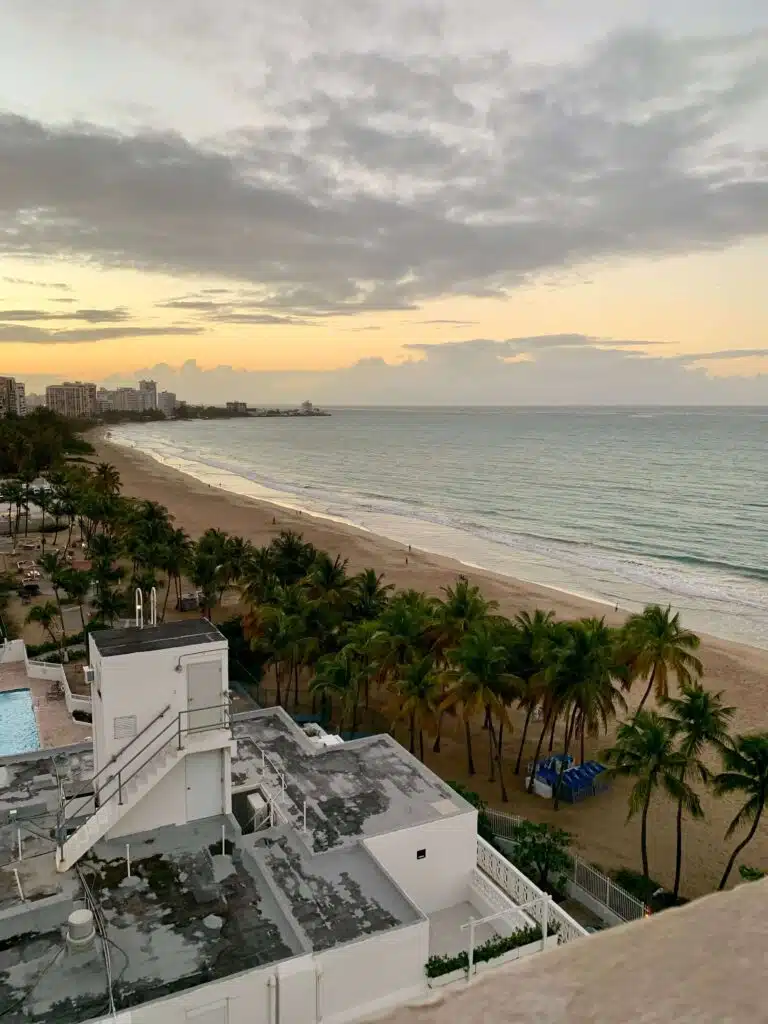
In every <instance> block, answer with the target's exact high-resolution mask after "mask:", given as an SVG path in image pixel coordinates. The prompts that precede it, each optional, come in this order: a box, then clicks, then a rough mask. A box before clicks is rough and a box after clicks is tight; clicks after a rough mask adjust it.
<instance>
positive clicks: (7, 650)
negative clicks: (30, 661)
mask: <svg viewBox="0 0 768 1024" xmlns="http://www.w3.org/2000/svg"><path fill="white" fill-rule="evenodd" d="M26 660H27V648H26V646H25V644H24V641H23V640H4V641H3V643H2V646H0V665H4V664H5V665H10V664H12V663H13V662H17V661H26Z"/></svg>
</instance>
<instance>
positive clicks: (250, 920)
mask: <svg viewBox="0 0 768 1024" xmlns="http://www.w3.org/2000/svg"><path fill="white" fill-rule="evenodd" d="M222 824H224V826H225V829H226V833H227V838H226V839H225V842H224V846H223V848H222V838H221V826H222ZM129 841H130V844H131V862H132V863H131V877H130V878H129V877H128V875H127V867H126V862H125V856H124V854H125V845H124V842H125V840H121V841H120V842H118V843H115V844H110V843H99V844H97V846H96V847H95V848H94V850H93V851H92V853H91V854H90V855H89V856H88V857H86V858H84V859H83V861H82V862H81V867H82V869H83V873H84V875H85V877H86V879H87V881H88V884H89V886H90V887H91V890H92V892H93V893H94V895H95V896H96V897H97V898H98V900H99V903H100V905H101V907H102V910H103V912H104V918H105V920H106V931H107V937H108V939H109V941H110V951H111V959H112V966H113V978H114V989H113V991H114V996H115V1002H116V1005H117V1007H118V1009H121V1010H124V1009H127V1008H130V1007H134V1006H137V1005H140V1004H141V1003H143V1002H147V1001H149V1000H151V999H157V998H160V997H161V996H165V995H168V994H170V993H172V992H178V991H182V990H184V989H186V988H191V987H193V986H195V985H199V984H202V983H204V982H208V981H213V980H216V979H218V978H222V977H226V976H227V975H230V974H234V973H237V972H239V971H243V970H248V969H253V968H257V967H260V966H264V965H266V964H270V963H274V962H276V961H279V960H284V959H287V958H290V957H293V956H298V955H302V954H307V953H309V952H311V951H313V950H323V949H328V948H330V947H333V946H336V945H339V944H342V943H345V942H349V941H353V940H355V939H359V938H362V937H364V936H365V935H371V934H374V933H376V932H381V931H384V930H387V929H390V928H395V927H398V926H401V925H406V924H412V923H415V922H417V921H419V920H421V919H422V918H421V915H420V914H419V912H418V911H417V910H416V909H415V908H414V907H413V905H412V904H411V903H410V902H409V901H408V900H407V899H406V898H405V897H404V896H403V895H402V893H401V892H400V890H399V889H398V888H397V887H396V886H395V885H394V883H393V882H392V881H391V880H390V879H389V878H388V877H387V876H386V875H385V874H384V873H383V872H382V871H381V870H380V869H379V868H378V866H377V864H376V862H375V861H374V860H373V858H372V857H371V856H370V855H369V854H368V852H367V851H366V850H365V849H364V848H363V847H362V846H359V845H358V846H357V847H356V848H355V849H350V850H344V851H334V852H331V853H328V854H325V855H321V856H312V855H310V854H308V852H307V850H306V849H305V848H304V847H303V846H302V844H300V843H299V842H298V840H297V837H296V835H295V833H294V832H293V830H292V829H291V828H289V827H287V826H282V827H279V828H275V829H269V830H267V831H266V832H259V833H253V834H251V835H246V836H241V835H240V833H239V829H238V828H237V827H236V824H235V823H234V822H233V821H232V820H231V819H226V818H221V819H208V820H206V821H202V822H198V823H195V824H192V825H187V826H183V827H180V828H179V827H174V828H166V829H159V830H156V831H154V832H152V833H151V834H145V835H142V836H134V837H130V838H129ZM51 859H52V858H51ZM64 879H65V883H68V884H69V886H70V888H69V889H68V890H64V891H63V892H61V893H60V894H59V897H58V900H57V901H51V900H47V901H41V902H40V903H38V904H37V907H35V905H34V904H29V905H28V909H26V910H25V911H22V910H21V908H16V909H17V911H19V912H18V913H17V914H16V917H17V918H18V921H17V930H16V933H15V934H14V935H13V936H12V937H6V936H7V930H6V933H5V935H4V933H3V932H2V931H0V1015H2V1016H3V1020H4V1022H5V1021H7V1022H8V1024H28V1022H29V1021H33V1022H40V1024H80V1022H83V1021H87V1020H89V1019H91V1018H93V1017H97V1016H101V1015H102V1014H106V1012H107V1006H108V993H107V984H106V974H105V968H104V962H103V957H102V955H101V950H100V945H99V944H100V942H101V940H100V939H98V940H97V943H96V946H95V947H94V949H93V950H92V951H90V952H88V953H84V954H71V953H66V952H61V951H62V948H63V946H62V926H63V925H64V923H65V922H66V918H67V916H68V914H69V912H70V911H71V909H72V908H73V907H74V906H75V905H76V904H75V902H74V901H75V899H76V898H77V897H78V895H79V892H78V891H73V889H75V890H79V886H78V885H77V882H78V879H77V876H76V874H75V873H74V872H70V873H69V874H68V875H66V876H64ZM73 883H74V885H73ZM51 902H54V906H52V907H51V906H50V903H51ZM0 924H2V922H1V921H0ZM3 938H5V941H3Z"/></svg>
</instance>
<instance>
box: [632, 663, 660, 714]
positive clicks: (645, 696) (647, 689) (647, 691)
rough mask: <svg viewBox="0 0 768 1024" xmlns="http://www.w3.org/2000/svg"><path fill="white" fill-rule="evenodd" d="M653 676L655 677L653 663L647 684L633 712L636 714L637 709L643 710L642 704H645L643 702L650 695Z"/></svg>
mask: <svg viewBox="0 0 768 1024" xmlns="http://www.w3.org/2000/svg"><path fill="white" fill-rule="evenodd" d="M655 677H656V666H655V665H654V666H653V671H652V672H651V676H650V679H649V680H648V686H647V687H646V688H645V693H644V694H643V699H642V700H641V701H640V703H639V704H638V705H637V711H636V712H635V714H637V712H638V711H642V710H643V705H644V704H645V702H646V701H647V700H648V698H649V697H650V695H651V690H652V689H653V680H654V679H655Z"/></svg>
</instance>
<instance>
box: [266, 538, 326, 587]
mask: <svg viewBox="0 0 768 1024" xmlns="http://www.w3.org/2000/svg"><path fill="white" fill-rule="evenodd" d="M270 548H271V549H272V557H273V563H274V571H275V575H276V576H277V578H278V579H279V580H280V582H281V583H283V584H288V583H298V582H299V580H301V579H303V578H304V577H305V576H306V575H307V573H308V572H309V569H310V566H311V565H312V563H313V562H314V560H315V556H316V554H317V551H316V550H315V547H314V545H312V544H306V543H305V542H304V541H303V539H302V536H301V534H300V533H294V531H293V530H281V531H280V533H279V534H278V536H277V537H275V539H274V540H273V541H272V543H271V545H270Z"/></svg>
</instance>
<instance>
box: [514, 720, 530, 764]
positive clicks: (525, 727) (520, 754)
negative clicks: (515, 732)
mask: <svg viewBox="0 0 768 1024" xmlns="http://www.w3.org/2000/svg"><path fill="white" fill-rule="evenodd" d="M532 714H533V705H531V707H529V708H528V711H527V712H526V715H525V723H524V725H523V738H522V739H521V740H520V749H519V750H518V752H517V760H516V761H515V775H519V774H520V762H521V761H522V760H523V748H524V747H525V737H526V736H527V734H528V723H529V722H530V720H531V715H532Z"/></svg>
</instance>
